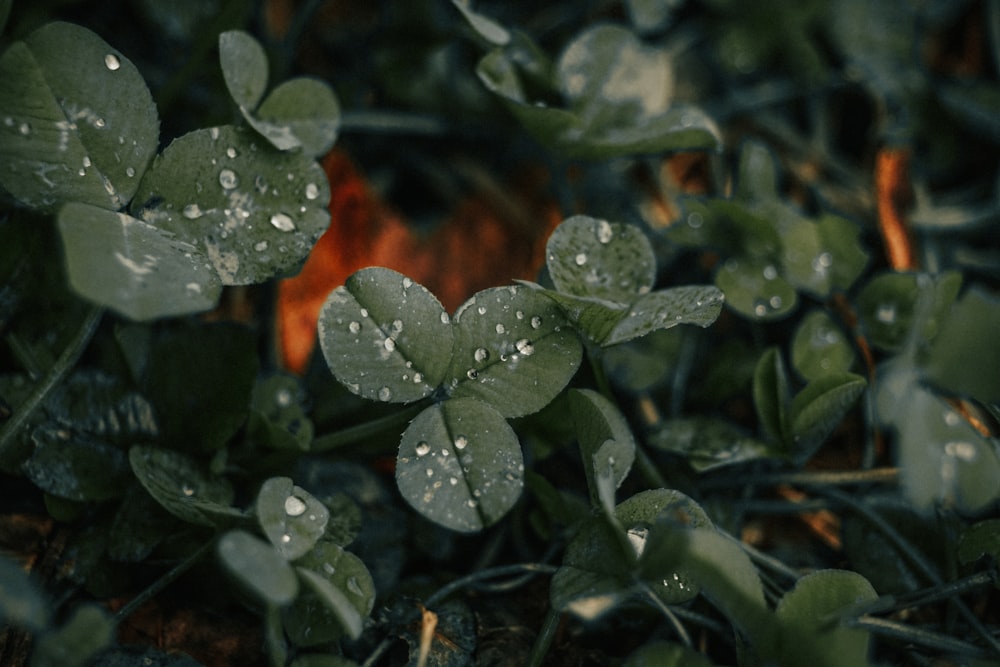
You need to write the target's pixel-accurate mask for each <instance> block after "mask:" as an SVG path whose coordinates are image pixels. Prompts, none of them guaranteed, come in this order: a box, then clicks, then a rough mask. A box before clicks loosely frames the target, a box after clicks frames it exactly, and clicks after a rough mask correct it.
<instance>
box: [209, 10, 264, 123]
mask: <svg viewBox="0 0 1000 667" xmlns="http://www.w3.org/2000/svg"><path fill="white" fill-rule="evenodd" d="M219 64H220V65H221V66H222V77H223V78H224V79H225V80H226V88H227V89H228V90H229V94H230V95H231V96H232V98H233V101H234V102H236V105H237V106H239V107H240V109H247V110H249V111H253V110H254V109H255V108H256V107H257V103H258V102H260V99H261V98H262V97H263V96H264V91H265V90H266V89H267V55H266V54H265V53H264V49H263V47H261V45H260V42H258V41H257V40H256V39H254V38H253V37H252V36H251V35H249V34H248V33H246V32H244V31H242V30H227V31H226V32H224V33H222V34H220V35H219Z"/></svg>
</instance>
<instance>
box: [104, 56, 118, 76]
mask: <svg viewBox="0 0 1000 667" xmlns="http://www.w3.org/2000/svg"><path fill="white" fill-rule="evenodd" d="M104 66H105V67H107V68H108V69H109V70H111V71H112V72H114V71H116V70H117V69H118V68H119V67H121V66H122V61H120V60H119V59H118V56H116V55H115V54H113V53H109V54H107V55H106V56H104Z"/></svg>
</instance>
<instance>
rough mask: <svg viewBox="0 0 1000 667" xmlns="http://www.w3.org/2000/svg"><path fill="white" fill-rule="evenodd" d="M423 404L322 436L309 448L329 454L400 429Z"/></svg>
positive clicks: (417, 412) (414, 415) (416, 413)
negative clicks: (332, 450)
mask: <svg viewBox="0 0 1000 667" xmlns="http://www.w3.org/2000/svg"><path fill="white" fill-rule="evenodd" d="M424 407H425V406H424V404H423V403H417V404H416V405H411V406H408V407H407V408H404V409H402V410H400V411H398V412H393V413H392V414H388V415H385V416H383V417H379V418H378V419H373V420H371V421H368V422H364V423H362V424H356V425H354V426H348V427H347V428H344V429H341V430H339V431H334V432H333V433H327V434H326V435H321V436H319V437H318V438H316V439H314V440H313V441H312V444H311V445H310V447H309V451H310V452H327V451H330V450H331V449H338V448H340V447H346V446H347V445H353V444H354V443H357V442H361V441H362V440H365V439H368V438H371V437H373V436H376V435H379V434H381V433H383V432H385V431H388V430H389V429H391V428H398V427H400V426H403V425H404V424H407V423H409V422H410V420H411V419H413V418H414V417H416V416H417V415H418V414H419V413H420V411H421V410H423V409H424Z"/></svg>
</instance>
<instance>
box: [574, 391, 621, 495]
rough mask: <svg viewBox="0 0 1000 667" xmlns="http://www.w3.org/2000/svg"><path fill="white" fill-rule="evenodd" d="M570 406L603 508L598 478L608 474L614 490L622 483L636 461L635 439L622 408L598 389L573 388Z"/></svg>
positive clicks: (588, 472)
mask: <svg viewBox="0 0 1000 667" xmlns="http://www.w3.org/2000/svg"><path fill="white" fill-rule="evenodd" d="M569 407H570V414H571V415H572V416H573V422H574V424H575V425H576V437H577V440H578V441H579V443H580V455H581V458H582V459H583V469H584V473H585V474H586V476H587V486H588V487H589V488H590V497H591V502H592V503H593V504H594V506H595V507H599V506H600V502H599V500H598V498H599V495H598V493H597V478H598V477H602V476H603V477H608V478H609V479H610V481H611V484H612V489H617V488H618V487H620V486H621V484H622V482H624V481H625V477H626V476H627V475H628V473H629V470H631V469H632V463H633V462H634V461H635V439H634V438H633V437H632V429H631V428H629V425H628V422H627V421H626V420H625V417H624V416H623V415H622V414H621V412H619V411H618V408H617V407H615V405H614V404H613V403H612V402H611V401H609V400H608V399H606V398H605V397H604V396H602V395H601V394H599V393H597V392H596V391H593V390H590V389H573V390H571V391H570V392H569Z"/></svg>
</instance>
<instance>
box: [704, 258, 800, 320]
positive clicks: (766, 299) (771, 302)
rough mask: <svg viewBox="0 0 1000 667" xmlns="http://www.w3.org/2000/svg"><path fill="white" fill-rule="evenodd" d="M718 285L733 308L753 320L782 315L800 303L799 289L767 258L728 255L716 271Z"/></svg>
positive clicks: (771, 318) (716, 283)
mask: <svg viewBox="0 0 1000 667" xmlns="http://www.w3.org/2000/svg"><path fill="white" fill-rule="evenodd" d="M715 285H716V286H717V287H718V288H719V289H720V290H722V291H723V293H725V295H726V303H727V304H729V306H730V307H731V308H732V309H733V310H735V311H736V312H738V313H739V314H741V315H743V316H744V317H747V318H750V319H752V320H764V321H768V320H776V319H781V318H782V317H785V316H786V315H788V314H789V313H791V312H792V310H794V309H795V305H796V304H797V303H798V295H797V294H796V293H795V289H794V288H793V287H792V286H791V285H790V284H789V282H788V281H787V280H785V278H784V277H783V276H781V275H780V274H779V272H778V268H777V267H776V266H775V265H774V263H773V262H771V261H769V260H768V259H766V258H760V257H731V258H729V259H727V260H726V261H725V262H724V263H723V264H722V266H721V267H720V268H719V270H718V271H716V273H715Z"/></svg>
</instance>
